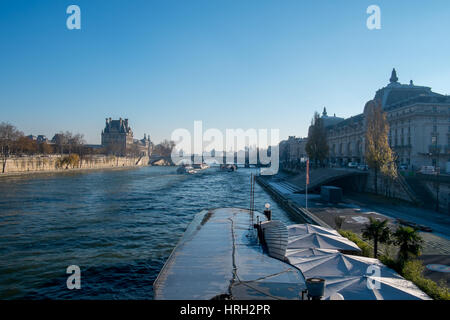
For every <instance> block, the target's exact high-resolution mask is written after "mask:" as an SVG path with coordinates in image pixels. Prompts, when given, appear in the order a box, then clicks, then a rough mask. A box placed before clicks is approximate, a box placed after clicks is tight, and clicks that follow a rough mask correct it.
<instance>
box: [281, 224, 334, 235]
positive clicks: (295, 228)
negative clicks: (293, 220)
mask: <svg viewBox="0 0 450 320" xmlns="http://www.w3.org/2000/svg"><path fill="white" fill-rule="evenodd" d="M287 228H288V235H289V237H294V236H301V235H304V234H308V233H322V234H328V235H332V236H340V234H339V232H337V231H336V230H334V229H330V228H325V227H321V226H316V225H314V224H308V223H305V224H293V225H290V226H288V227H287Z"/></svg>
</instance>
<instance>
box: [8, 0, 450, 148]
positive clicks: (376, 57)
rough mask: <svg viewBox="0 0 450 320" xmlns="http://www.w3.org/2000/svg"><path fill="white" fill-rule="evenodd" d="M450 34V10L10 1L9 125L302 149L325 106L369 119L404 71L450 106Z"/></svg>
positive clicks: (394, 4) (229, 0) (244, 2)
mask: <svg viewBox="0 0 450 320" xmlns="http://www.w3.org/2000/svg"><path fill="white" fill-rule="evenodd" d="M71 4H76V5H78V6H79V7H80V8H81V30H68V29H67V27H66V19H67V17H68V16H69V15H68V14H67V13H66V8H67V7H68V6H69V5H71ZM371 4H376V5H378V6H380V8H381V30H368V29H367V27H366V20H367V17H368V14H367V13H366V9H367V7H368V6H369V5H371ZM449 31H450V1H448V0H430V1H425V0H421V1H418V0H396V1H391V0H389V1H381V0H371V1H365V0H346V1H337V0H322V1H312V0H311V1H301V0H292V1H291V0H270V1H269V0H180V1H175V0H145V1H144V0H142V1H137V0H128V1H125V0H108V1H106V0H88V1H87V0H86V1H85V0H70V1H65V0H1V1H0V122H1V121H7V122H10V123H12V124H14V125H16V126H17V127H18V128H19V129H20V130H22V131H24V133H25V134H31V133H32V134H35V135H37V134H46V135H47V136H48V137H49V138H51V137H52V136H53V134H54V133H55V132H58V131H61V130H63V131H65V130H69V131H72V132H74V133H77V132H79V133H83V134H84V135H85V138H86V140H87V142H89V143H99V142H100V132H101V130H102V129H103V127H104V122H105V118H106V117H112V118H119V117H122V118H128V119H129V121H130V124H131V126H132V128H133V131H134V133H135V138H141V137H142V136H143V134H144V133H149V134H150V135H151V137H152V140H154V141H156V142H159V141H160V140H162V139H164V138H170V135H171V132H172V131H173V130H174V129H176V128H187V129H189V130H192V128H193V121H194V120H202V121H203V126H204V128H205V129H207V128H218V129H220V130H224V129H225V128H243V129H248V128H268V129H270V128H279V129H280V134H281V138H286V137H287V136H288V135H297V136H304V135H306V134H307V128H308V125H309V123H310V121H311V117H312V116H313V113H314V111H316V110H317V111H321V110H322V109H323V107H324V106H326V107H327V110H328V113H329V114H333V113H336V115H338V116H343V117H348V116H351V115H355V114H358V113H360V112H362V109H363V107H364V104H365V102H366V101H367V100H369V99H371V98H373V96H374V94H375V91H376V90H377V89H379V88H381V87H383V86H385V85H386V84H387V83H388V79H389V77H390V72H391V70H392V68H393V67H395V68H396V69H397V72H398V76H399V80H400V82H402V83H408V82H409V80H411V79H412V80H414V83H415V84H417V85H426V86H431V87H432V88H433V90H434V91H436V92H439V93H443V94H448V93H449V92H450V76H449V75H450V40H449V39H450V37H449Z"/></svg>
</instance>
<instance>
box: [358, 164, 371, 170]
mask: <svg viewBox="0 0 450 320" xmlns="http://www.w3.org/2000/svg"><path fill="white" fill-rule="evenodd" d="M358 170H361V171H367V170H369V166H368V165H367V164H360V165H359V166H358Z"/></svg>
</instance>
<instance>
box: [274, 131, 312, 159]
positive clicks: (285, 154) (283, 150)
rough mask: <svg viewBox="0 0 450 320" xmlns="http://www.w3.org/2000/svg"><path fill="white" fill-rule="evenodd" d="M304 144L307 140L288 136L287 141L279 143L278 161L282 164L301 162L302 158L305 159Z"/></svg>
mask: <svg viewBox="0 0 450 320" xmlns="http://www.w3.org/2000/svg"><path fill="white" fill-rule="evenodd" d="M306 142H307V138H297V137H295V136H290V137H289V138H288V139H287V140H283V141H281V142H280V146H279V154H280V161H281V162H284V163H294V162H299V161H302V158H303V159H304V158H306V151H305V146H306Z"/></svg>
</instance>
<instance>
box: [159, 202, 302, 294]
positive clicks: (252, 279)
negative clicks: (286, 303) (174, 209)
mask: <svg viewBox="0 0 450 320" xmlns="http://www.w3.org/2000/svg"><path fill="white" fill-rule="evenodd" d="M259 222H260V223H259ZM263 225H264V226H265V227H264V228H263V227H262V226H263ZM256 227H258V228H256ZM281 227H283V228H284V231H285V232H284V233H279V230H281V229H283V228H281ZM262 229H264V231H261V230H262ZM261 232H263V233H264V234H265V235H266V237H265V239H266V240H265V242H267V245H268V246H269V248H268V250H265V249H264V248H263V246H262V245H261V242H260V241H259V237H258V233H261ZM280 240H283V241H280ZM286 244H287V231H286V227H285V226H282V224H281V222H278V221H266V216H265V215H264V214H261V213H259V212H256V211H250V210H247V209H240V208H218V209H210V210H204V211H202V212H200V213H198V214H197V215H196V216H195V217H194V220H193V221H192V222H191V224H190V225H189V226H188V228H187V229H186V231H185V233H184V236H183V237H182V238H181V240H180V242H179V243H178V245H177V246H176V247H175V249H174V250H173V252H172V254H171V255H170V256H169V258H168V260H167V261H166V263H165V264H164V267H163V268H162V270H161V272H160V273H159V275H158V277H157V279H156V280H155V282H154V284H153V292H154V297H155V299H156V300H161V299H163V300H210V299H212V300H235V299H237V300H256V299H258V300H260V299H294V300H298V299H299V297H300V293H301V292H302V291H303V290H305V289H306V283H305V279H304V277H303V275H302V273H301V271H300V270H298V269H297V268H295V267H294V266H292V265H290V264H288V263H287V262H285V261H284V260H280V259H284V256H285V251H286Z"/></svg>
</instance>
